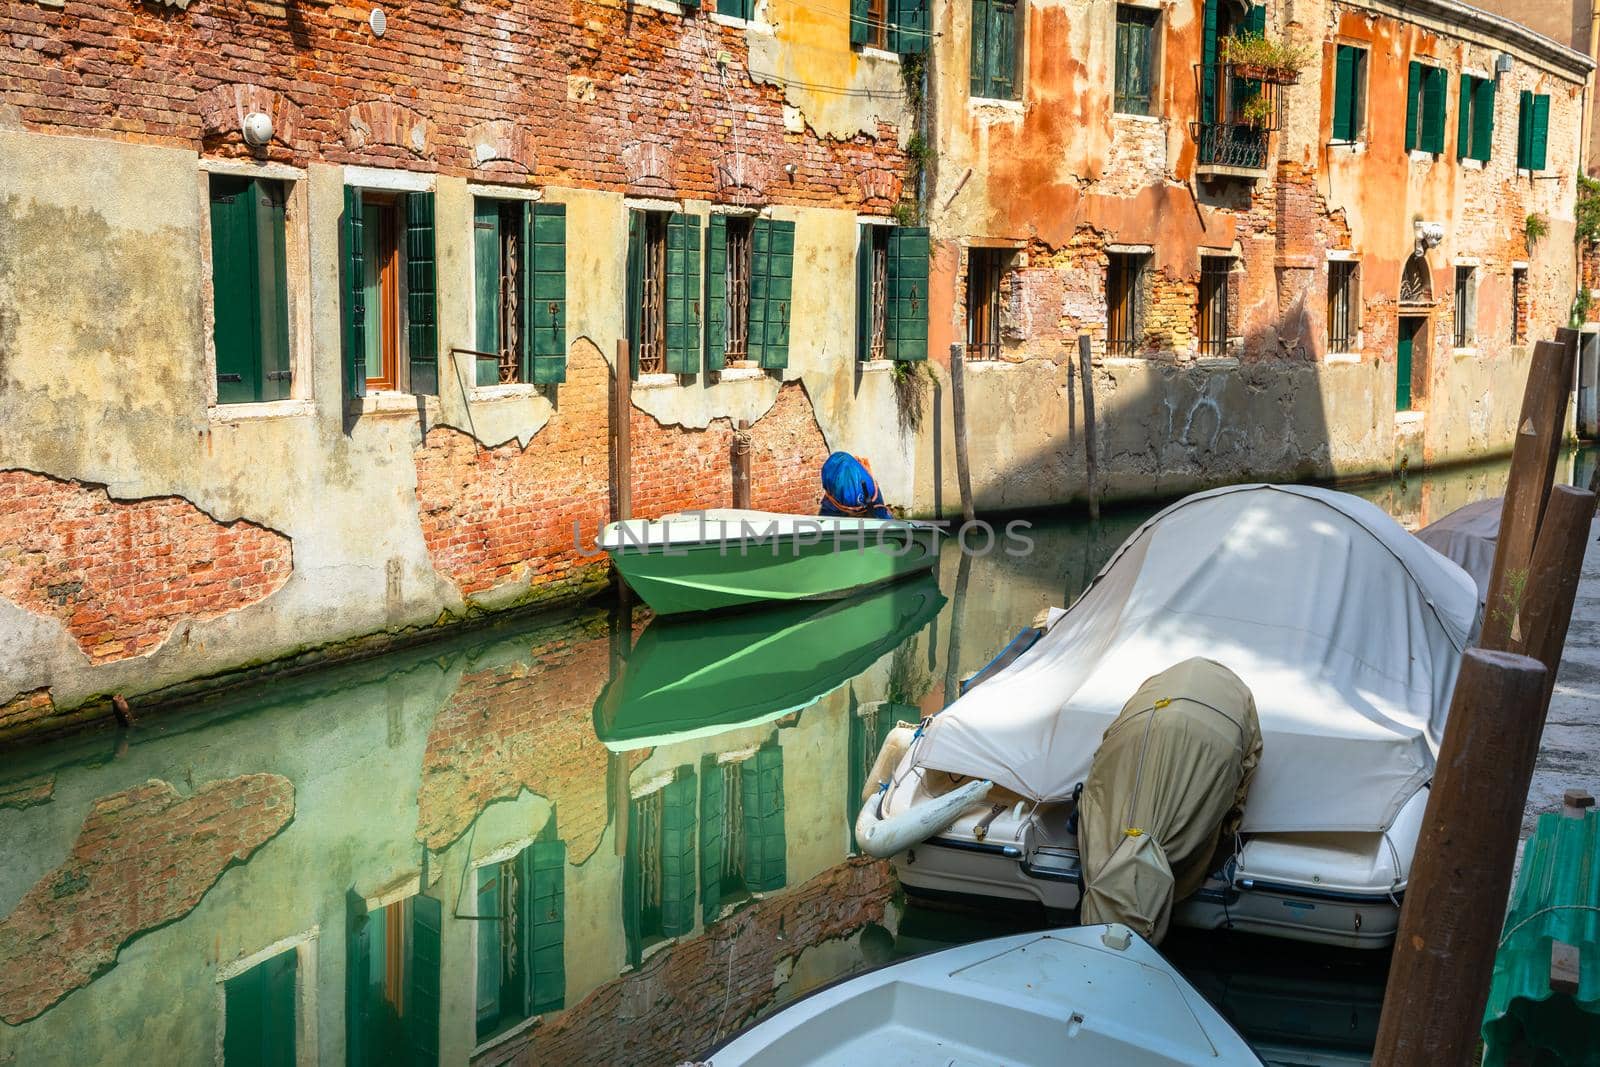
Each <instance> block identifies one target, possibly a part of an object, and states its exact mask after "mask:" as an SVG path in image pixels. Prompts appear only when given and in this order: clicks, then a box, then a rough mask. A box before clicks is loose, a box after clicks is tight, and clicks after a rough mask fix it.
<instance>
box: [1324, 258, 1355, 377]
mask: <svg viewBox="0 0 1600 1067" xmlns="http://www.w3.org/2000/svg"><path fill="white" fill-rule="evenodd" d="M1360 270H1361V265H1360V263H1359V262H1358V261H1357V260H1354V259H1333V260H1329V261H1328V337H1327V343H1328V351H1327V354H1328V355H1330V356H1344V355H1350V354H1351V353H1353V352H1357V351H1359V350H1360V348H1361V344H1360V336H1361V288H1360V280H1359V278H1360ZM1341 276H1342V281H1340V282H1339V283H1338V284H1336V279H1340V278H1341ZM1341 319H1343V321H1342V322H1341V321H1340V320H1341ZM1341 341H1342V342H1343V343H1342V344H1341V343H1340V342H1341Z"/></svg>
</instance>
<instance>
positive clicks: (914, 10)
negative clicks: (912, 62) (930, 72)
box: [888, 0, 928, 55]
mask: <svg viewBox="0 0 1600 1067" xmlns="http://www.w3.org/2000/svg"><path fill="white" fill-rule="evenodd" d="M888 37H889V39H888V45H889V51H891V52H898V53H900V54H901V55H922V54H923V53H925V52H926V51H927V50H928V2H927V0H889V34H888Z"/></svg>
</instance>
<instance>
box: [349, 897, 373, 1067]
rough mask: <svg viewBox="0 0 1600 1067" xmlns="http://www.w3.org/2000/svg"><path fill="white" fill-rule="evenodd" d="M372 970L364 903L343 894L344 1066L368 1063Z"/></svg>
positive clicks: (369, 932) (368, 927)
mask: <svg viewBox="0 0 1600 1067" xmlns="http://www.w3.org/2000/svg"><path fill="white" fill-rule="evenodd" d="M371 971H372V931H371V923H370V922H369V921H368V916H367V902H366V900H364V899H363V898H362V896H361V894H360V893H357V892H356V891H355V890H353V889H352V890H350V891H349V892H347V893H346V894H345V935H344V1061H345V1064H346V1065H347V1067H367V1065H368V1064H369V1063H371V1050H370V1049H369V1047H368V1045H369V1037H368V1035H369V1034H370V1032H371V1030H370V1028H371V1025H372V1023H371V1020H370V1015H371V1012H372V1001H371V997H370V996H368V986H367V983H368V981H369V979H368V975H369V974H370V973H371Z"/></svg>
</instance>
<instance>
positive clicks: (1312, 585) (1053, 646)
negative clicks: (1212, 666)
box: [857, 486, 1478, 947]
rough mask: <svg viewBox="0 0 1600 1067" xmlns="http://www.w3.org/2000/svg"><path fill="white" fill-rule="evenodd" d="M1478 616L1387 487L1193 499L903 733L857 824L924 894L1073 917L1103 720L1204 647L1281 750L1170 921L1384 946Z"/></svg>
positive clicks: (1146, 528)
mask: <svg viewBox="0 0 1600 1067" xmlns="http://www.w3.org/2000/svg"><path fill="white" fill-rule="evenodd" d="M1477 611H1478V598H1477V591H1476V589H1475V588H1474V586H1473V584H1472V581H1471V579H1470V578H1469V577H1468V576H1467V575H1466V574H1465V573H1464V572H1463V571H1462V570H1461V569H1460V568H1459V567H1457V566H1456V565H1455V564H1453V563H1451V562H1450V561H1449V560H1446V559H1445V558H1443V557H1442V556H1440V555H1439V554H1438V553H1437V552H1435V551H1433V550H1432V549H1430V548H1428V547H1427V546H1426V545H1424V544H1423V543H1422V542H1420V541H1418V540H1417V539H1416V538H1414V537H1412V536H1411V535H1410V534H1408V533H1406V532H1405V531H1404V530H1403V529H1401V528H1400V526H1399V525H1398V524H1397V523H1395V522H1394V521H1393V520H1392V519H1391V518H1389V516H1387V515H1386V514H1384V513H1383V512H1382V511H1381V510H1379V509H1378V508H1376V507H1375V506H1374V505H1372V504H1370V503H1367V502H1366V501H1362V500H1360V499H1358V498H1355V497H1352V496H1349V495H1347V494H1343V493H1337V492H1333V491H1331V490H1327V489H1320V488H1313V487H1301V486H1280V487H1273V486H1236V487H1230V488H1228V489H1224V490H1217V491H1213V492H1210V493H1202V494H1198V495H1196V496H1192V497H1189V498H1186V499H1184V500H1182V501H1179V502H1178V503H1177V504H1174V505H1172V506H1171V507H1169V508H1167V509H1166V510H1165V511H1163V512H1161V513H1160V514H1158V515H1156V516H1155V517H1153V518H1152V519H1150V520H1149V521H1148V522H1147V523H1145V524H1144V525H1143V526H1142V527H1140V529H1139V530H1138V531H1137V532H1135V533H1134V535H1133V536H1132V537H1130V538H1129V540H1128V541H1127V542H1126V543H1125V544H1124V545H1123V546H1122V548H1120V549H1119V550H1118V552H1117V553H1116V554H1115V555H1114V556H1113V557H1112V559H1111V561H1110V562H1109V563H1108V564H1107V565H1106V567H1105V568H1104V569H1103V570H1102V571H1101V573H1100V574H1099V576H1098V577H1096V579H1095V580H1094V582H1092V583H1091V584H1090V586H1089V588H1088V589H1087V590H1085V592H1084V594H1083V595H1082V596H1081V597H1080V598H1079V599H1078V601H1077V602H1076V603H1075V604H1074V605H1073V606H1072V608H1071V609H1069V610H1068V611H1066V612H1064V613H1062V614H1060V615H1057V616H1055V617H1054V618H1053V619H1052V620H1049V621H1048V625H1047V626H1046V627H1044V628H1042V629H1041V631H1040V633H1039V635H1038V636H1037V637H1031V638H1025V639H1024V643H1026V641H1027V640H1031V641H1032V643H1031V645H1029V646H1028V647H1027V648H1026V650H1025V651H1022V652H1021V653H1020V654H1017V653H1016V651H1015V647H1014V646H1013V648H1012V651H1011V653H1010V655H1011V656H1012V662H1010V663H1009V664H1008V665H1006V666H1004V667H1003V668H1002V669H1000V670H997V671H993V672H984V674H983V675H981V676H980V677H981V680H980V681H978V684H976V685H972V686H970V687H969V688H968V690H967V691H966V692H965V693H964V694H963V695H962V696H961V697H960V698H959V699H958V700H957V701H956V702H955V703H953V704H952V705H951V706H950V707H949V708H947V709H945V710H944V711H943V712H941V713H940V714H938V715H936V716H933V717H932V718H931V719H929V720H927V721H926V722H925V723H924V724H922V726H921V727H920V728H918V729H916V730H909V731H901V736H894V735H891V737H890V739H889V740H888V742H886V744H885V749H886V750H888V749H890V748H892V747H894V746H899V747H900V748H901V750H902V751H903V755H900V756H899V758H898V759H895V760H894V761H893V762H892V765H891V766H890V767H889V768H888V773H884V774H882V775H880V776H879V778H880V781H879V783H878V784H877V789H876V792H873V793H872V794H871V795H870V796H867V797H864V806H863V808H862V811H861V816H860V819H859V820H858V822H857V836H858V838H859V839H861V840H862V841H863V846H864V847H866V848H867V849H868V851H872V849H871V847H870V845H869V844H868V842H869V841H870V840H871V839H872V838H874V837H878V838H880V839H882V840H887V841H890V842H891V843H893V844H894V845H896V846H899V848H898V850H897V852H896V854H895V862H896V866H897V869H898V872H899V875H900V880H901V882H902V884H903V885H905V886H906V887H907V888H908V889H911V890H912V891H922V892H927V893H953V894H960V895H967V896H981V897H989V898H1002V899H1012V900H1022V901H1037V902H1039V903H1042V904H1044V905H1045V906H1046V907H1047V908H1049V909H1053V910H1059V911H1070V910H1073V909H1075V908H1076V907H1077V906H1078V904H1079V902H1080V897H1081V892H1082V880H1083V875H1082V870H1081V863H1080V850H1079V844H1080V840H1079V838H1080V830H1079V827H1078V826H1077V825H1076V820H1075V818H1074V816H1075V814H1076V807H1077V793H1078V786H1079V785H1080V784H1081V783H1083V782H1084V781H1085V780H1086V779H1087V778H1088V777H1089V771H1090V767H1091V761H1092V759H1093V757H1094V754H1095V752H1096V750H1097V749H1098V748H1099V746H1100V742H1101V739H1102V735H1103V734H1104V732H1105V730H1106V728H1107V726H1109V725H1110V724H1111V722H1112V721H1113V720H1114V719H1115V718H1116V716H1117V715H1118V714H1119V712H1120V711H1121V709H1122V707H1123V704H1124V702H1125V701H1126V700H1127V698H1128V697H1129V695H1130V694H1132V693H1133V691H1134V690H1135V689H1136V688H1137V687H1138V686H1139V684H1140V682H1141V681H1142V680H1143V679H1145V678H1147V677H1149V676H1150V675H1151V674H1152V673H1154V672H1157V671H1160V670H1163V669H1165V668H1167V667H1169V666H1171V665H1172V664H1174V663H1178V662H1181V661H1183V660H1186V659H1189V658H1191V657H1204V658H1207V659H1211V660H1214V661H1216V662H1218V663H1220V664H1223V665H1225V666H1226V667H1227V668H1228V669H1229V670H1231V671H1232V672H1234V673H1235V674H1237V675H1238V677H1239V678H1240V679H1241V680H1242V681H1243V682H1244V683H1245V684H1246V685H1247V686H1248V688H1249V690H1250V691H1251V693H1253V695H1254V699H1255V702H1256V707H1257V711H1258V713H1259V720H1260V728H1261V734H1262V738H1263V753H1262V756H1261V761H1260V765H1259V767H1258V769H1257V771H1256V772H1255V775H1254V777H1253V780H1252V782H1251V785H1250V792H1249V797H1248V801H1247V803H1246V804H1245V807H1244V811H1243V818H1242V821H1241V823H1240V826H1239V829H1238V832H1237V833H1236V834H1235V835H1233V837H1232V840H1231V841H1227V842H1225V844H1227V845H1229V846H1230V847H1228V848H1226V849H1225V850H1224V854H1223V855H1222V856H1221V857H1220V860H1219V862H1218V863H1217V865H1216V866H1215V867H1214V868H1213V870H1212V873H1211V874H1210V876H1209V877H1208V878H1206V879H1205V881H1204V883H1203V884H1202V885H1201V887H1200V888H1199V890H1198V891H1196V892H1195V893H1193V894H1192V895H1190V896H1189V897H1187V899H1184V900H1181V901H1179V902H1178V903H1177V904H1176V907H1175V908H1174V911H1173V915H1172V921H1173V922H1175V923H1178V924H1181V925H1189V926H1200V927H1229V928H1233V929H1243V930H1248V931H1253V932H1257V933H1263V934H1271V935H1276V936H1281V937H1289V938H1295V939H1300V940H1307V941H1320V942H1325V943H1331V944H1343V945H1351V946H1358V947H1381V946H1382V945H1385V944H1387V943H1389V942H1390V941H1391V940H1392V939H1393V936H1394V931H1395V929H1396V927H1397V925H1398V918H1399V908H1400V901H1401V898H1402V896H1403V894H1404V892H1405V887H1406V884H1407V881H1408V878H1409V872H1410V863H1411V856H1412V852H1413V849H1414V847H1415V842H1416V837H1417V833H1418V830H1419V828H1420V824H1421V819H1422V814H1423V810H1424V808H1425V806H1426V802H1427V783H1428V781H1429V779H1430V777H1431V775H1432V770H1433V760H1434V757H1435V754H1436V752H1437V746H1438V741H1439V738H1440V737H1441V736H1442V732H1443V727H1444V721H1445V716H1446V714H1447V713H1448V710H1449V701H1450V695H1451V691H1452V688H1453V686H1454V683H1455V675H1456V670H1457V668H1458V666H1459V662H1460V657H1461V653H1462V651H1463V650H1464V649H1465V647H1466V645H1467V643H1468V641H1469V639H1470V637H1471V635H1472V633H1473V631H1474V629H1475V627H1476V625H1477V618H1478V616H1477ZM907 735H909V736H907ZM972 781H987V782H990V783H992V785H991V787H990V788H988V789H987V790H985V791H984V792H985V795H984V797H983V799H982V800H981V801H980V802H975V803H971V804H969V805H967V806H965V807H963V809H962V810H961V811H960V813H959V814H957V815H956V816H955V817H954V820H953V821H950V820H949V819H945V820H943V822H942V824H941V825H942V826H943V828H942V829H937V830H936V832H934V833H932V835H931V836H927V837H926V839H925V840H921V841H920V843H916V844H914V845H910V844H908V842H907V841H906V837H905V835H896V834H894V833H893V832H891V831H893V829H894V828H895V827H896V826H898V825H900V824H903V823H909V822H911V821H913V820H915V819H917V818H918V817H919V814H920V813H922V812H926V811H929V810H932V809H931V807H930V806H931V805H935V804H938V803H939V802H940V801H941V799H942V798H944V797H945V796H946V795H947V794H950V793H952V792H953V791H955V790H958V789H960V788H963V787H966V786H967V785H968V784H969V783H970V782H972ZM875 824H884V826H883V828H879V827H878V826H876V825H875ZM913 836H915V835H913Z"/></svg>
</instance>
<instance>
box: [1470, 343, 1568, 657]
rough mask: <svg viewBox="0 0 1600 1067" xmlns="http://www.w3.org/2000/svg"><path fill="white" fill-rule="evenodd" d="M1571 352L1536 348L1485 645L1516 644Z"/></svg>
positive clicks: (1493, 574) (1503, 512) (1492, 577)
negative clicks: (1513, 630) (1513, 640)
mask: <svg viewBox="0 0 1600 1067" xmlns="http://www.w3.org/2000/svg"><path fill="white" fill-rule="evenodd" d="M1571 355H1572V348H1571V347H1570V346H1568V345H1566V344H1563V343H1561V342H1559V341H1540V342H1539V343H1538V344H1536V345H1534V348H1533V362H1532V363H1531V364H1530V365H1529V367H1528V384H1527V388H1526V390H1525V391H1524V393H1523V396H1522V413H1521V414H1520V415H1519V416H1518V418H1517V436H1516V440H1515V443H1514V444H1513V445H1512V450H1511V471H1510V474H1509V475H1508V477H1507V482H1506V495H1505V503H1504V504H1503V505H1502V506H1501V509H1500V537H1499V540H1498V542H1497V543H1496V545H1495V553H1494V565H1493V567H1492V568H1491V569H1490V572H1489V596H1488V601H1487V604H1486V607H1485V609H1484V620H1483V633H1482V636H1481V637H1480V638H1479V640H1478V643H1479V644H1480V645H1481V646H1482V647H1484V648H1497V649H1508V648H1511V647H1512V644H1511V628H1512V623H1513V622H1514V620H1515V618H1516V614H1517V610H1518V607H1519V605H1520V603H1521V600H1522V598H1523V590H1524V588H1525V587H1526V584H1527V578H1528V563H1529V560H1530V559H1531V557H1532V555H1533V543H1534V539H1535V538H1536V537H1537V535H1538V532H1539V520H1540V517H1541V516H1542V515H1543V514H1544V506H1545V501H1546V500H1547V499H1548V498H1549V495H1550V487H1551V485H1552V484H1553V483H1554V481H1555V471H1556V459H1557V457H1558V455H1559V453H1560V450H1561V424H1562V422H1563V421H1564V419H1563V416H1564V415H1565V413H1566V409H1567V393H1568V391H1569V388H1570V383H1571V381H1572V360H1571V358H1570V357H1571Z"/></svg>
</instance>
